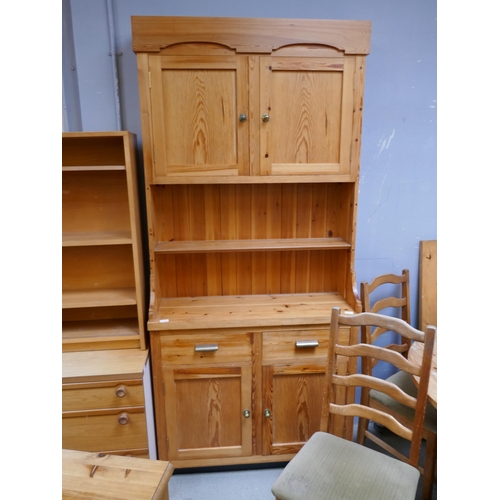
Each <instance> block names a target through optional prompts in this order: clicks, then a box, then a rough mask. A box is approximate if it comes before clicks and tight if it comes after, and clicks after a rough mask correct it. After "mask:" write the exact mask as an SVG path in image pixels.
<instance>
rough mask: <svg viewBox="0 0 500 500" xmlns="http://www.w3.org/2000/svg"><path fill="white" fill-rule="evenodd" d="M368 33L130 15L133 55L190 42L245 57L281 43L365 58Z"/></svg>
mask: <svg viewBox="0 0 500 500" xmlns="http://www.w3.org/2000/svg"><path fill="white" fill-rule="evenodd" d="M215 26H216V27H217V28H216V29H215V28H214V27H215ZM370 34H371V22H370V21H350V20H349V21H347V20H330V19H329V20H326V19H258V18H254V19H252V18H223V17H215V18H212V17H166V16H132V48H133V50H134V52H156V51H159V50H160V49H162V48H164V47H168V46H170V45H174V44H177V43H181V42H186V41H193V40H194V41H198V42H208V43H220V44H224V45H226V46H228V47H231V48H234V49H236V50H237V51H240V52H247V53H252V52H253V53H270V52H271V51H272V50H273V49H277V48H279V47H283V46H286V45H296V44H318V45H320V46H321V45H327V46H331V47H335V48H338V49H340V50H344V51H345V52H346V53H349V54H368V53H369V51H370Z"/></svg>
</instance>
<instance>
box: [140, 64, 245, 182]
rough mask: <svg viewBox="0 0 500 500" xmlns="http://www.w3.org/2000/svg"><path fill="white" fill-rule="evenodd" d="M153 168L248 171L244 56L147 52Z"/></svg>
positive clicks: (161, 171) (164, 172) (160, 172)
mask: <svg viewBox="0 0 500 500" xmlns="http://www.w3.org/2000/svg"><path fill="white" fill-rule="evenodd" d="M150 71H151V102H152V105H153V107H154V108H155V114H154V116H153V142H154V145H155V146H154V156H153V161H154V165H155V167H154V173H155V177H156V178H157V180H160V181H161V180H162V179H163V178H165V177H167V176H193V175H194V176H214V175H215V176H228V175H229V176H232V175H235V176H237V175H243V174H244V173H246V172H247V171H248V124H247V122H244V121H243V122H241V121H240V120H239V115H240V114H245V115H248V91H247V87H248V82H247V79H248V76H247V73H248V72H247V61H246V59H245V58H244V57H237V56H151V57H150Z"/></svg>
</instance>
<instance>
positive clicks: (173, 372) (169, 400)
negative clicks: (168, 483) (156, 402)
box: [164, 365, 252, 460]
mask: <svg viewBox="0 0 500 500" xmlns="http://www.w3.org/2000/svg"><path fill="white" fill-rule="evenodd" d="M164 380H165V390H166V398H165V401H166V403H165V414H166V420H167V436H168V440H169V455H168V456H169V460H175V459H195V458H218V457H230V456H247V455H251V453H252V419H251V418H245V416H244V415H243V410H249V411H250V410H251V365H248V366H242V367H206V368H205V367H204V368H194V367H193V368H187V367H186V368H176V369H166V370H165V371H164Z"/></svg>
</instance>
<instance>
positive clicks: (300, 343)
mask: <svg viewBox="0 0 500 500" xmlns="http://www.w3.org/2000/svg"><path fill="white" fill-rule="evenodd" d="M318 345H319V342H318V341H317V340H297V342H295V347H298V348H299V349H307V348H311V347H318Z"/></svg>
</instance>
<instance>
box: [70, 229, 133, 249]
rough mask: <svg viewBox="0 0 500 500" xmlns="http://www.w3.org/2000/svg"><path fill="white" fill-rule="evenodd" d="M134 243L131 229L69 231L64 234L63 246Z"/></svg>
mask: <svg viewBox="0 0 500 500" xmlns="http://www.w3.org/2000/svg"><path fill="white" fill-rule="evenodd" d="M131 243H132V234H131V232H130V231H86V232H83V231H82V232H67V233H63V235H62V246H63V247H77V246H98V245H127V244H131Z"/></svg>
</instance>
